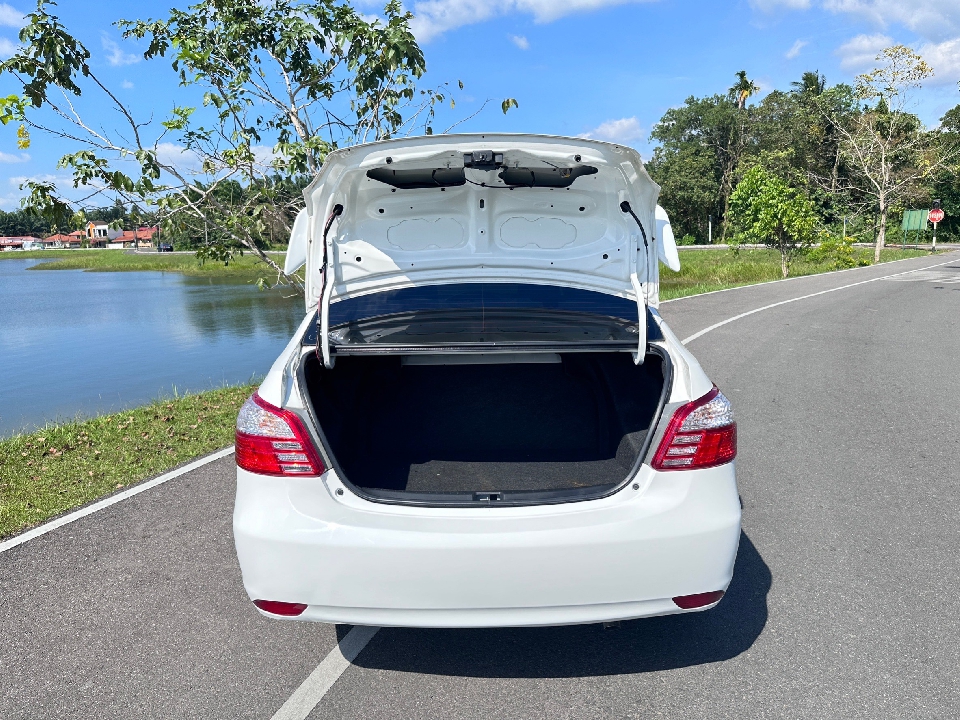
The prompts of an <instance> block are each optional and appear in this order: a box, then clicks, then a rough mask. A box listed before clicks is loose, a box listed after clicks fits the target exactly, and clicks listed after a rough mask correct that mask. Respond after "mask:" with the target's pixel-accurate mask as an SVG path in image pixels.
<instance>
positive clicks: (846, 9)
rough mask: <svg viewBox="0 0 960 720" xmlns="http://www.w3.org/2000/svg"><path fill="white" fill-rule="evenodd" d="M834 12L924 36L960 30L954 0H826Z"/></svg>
mask: <svg viewBox="0 0 960 720" xmlns="http://www.w3.org/2000/svg"><path fill="white" fill-rule="evenodd" d="M823 6H824V7H825V8H826V9H827V10H830V11H832V12H836V13H850V14H854V15H860V16H861V17H864V18H866V19H867V20H869V21H871V22H873V23H874V24H876V25H877V27H880V28H887V27H889V26H890V25H891V24H893V23H896V24H900V25H903V26H905V27H907V28H909V29H910V30H913V31H914V32H915V33H917V34H918V35H920V36H921V37H925V38H930V39H939V40H942V39H944V38H948V37H950V36H952V35H956V34H957V33H958V32H960V3H958V2H956V1H955V0H950V1H948V2H933V1H932V0H823Z"/></svg>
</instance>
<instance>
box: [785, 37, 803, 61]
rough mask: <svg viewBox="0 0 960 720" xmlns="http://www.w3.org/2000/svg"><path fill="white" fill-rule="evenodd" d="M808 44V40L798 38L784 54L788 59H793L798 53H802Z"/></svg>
mask: <svg viewBox="0 0 960 720" xmlns="http://www.w3.org/2000/svg"><path fill="white" fill-rule="evenodd" d="M806 46H807V41H806V40H797V41H796V42H795V43H794V44H793V45H792V46H791V48H790V49H789V50H787V51H786V52H785V53H784V54H783V56H784V57H785V58H786V59H787V60H793V59H794V58H795V57H796V56H797V55H799V54H800V51H801V50H803V48H805V47H806Z"/></svg>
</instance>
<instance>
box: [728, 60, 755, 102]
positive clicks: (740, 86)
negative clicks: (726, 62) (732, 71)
mask: <svg viewBox="0 0 960 720" xmlns="http://www.w3.org/2000/svg"><path fill="white" fill-rule="evenodd" d="M758 92H760V86H759V85H757V84H756V83H755V82H754V81H753V80H748V79H747V71H746V70H738V71H737V82H736V83H734V85H733V87H732V88H730V99H731V100H733V101H734V102H735V103H736V104H737V109H738V110H743V109H744V108H745V107H746V105H747V100H748V99H750V98H751V97H752V96H754V95H756V94H757V93H758Z"/></svg>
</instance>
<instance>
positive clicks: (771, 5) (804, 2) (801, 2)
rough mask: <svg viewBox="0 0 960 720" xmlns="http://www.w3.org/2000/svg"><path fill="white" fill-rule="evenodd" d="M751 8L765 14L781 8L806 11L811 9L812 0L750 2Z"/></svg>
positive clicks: (753, 0)
mask: <svg viewBox="0 0 960 720" xmlns="http://www.w3.org/2000/svg"><path fill="white" fill-rule="evenodd" d="M750 6H751V7H753V8H756V9H757V10H763V11H764V12H773V11H775V10H778V9H779V8H786V9H788V10H806V9H807V8H809V7H810V0H750Z"/></svg>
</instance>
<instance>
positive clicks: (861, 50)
mask: <svg viewBox="0 0 960 720" xmlns="http://www.w3.org/2000/svg"><path fill="white" fill-rule="evenodd" d="M891 45H893V38H892V37H890V36H889V35H883V34H880V33H877V34H876V35H857V36H856V37H855V38H852V39H851V40H847V42H845V43H844V44H843V45H841V46H840V47H839V48H837V55H839V56H840V67H842V68H843V69H844V70H863V69H865V68H870V67H873V66H874V65H875V64H876V59H877V55H879V54H880V51H881V50H883V49H884V48H885V47H890V46H891Z"/></svg>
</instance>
